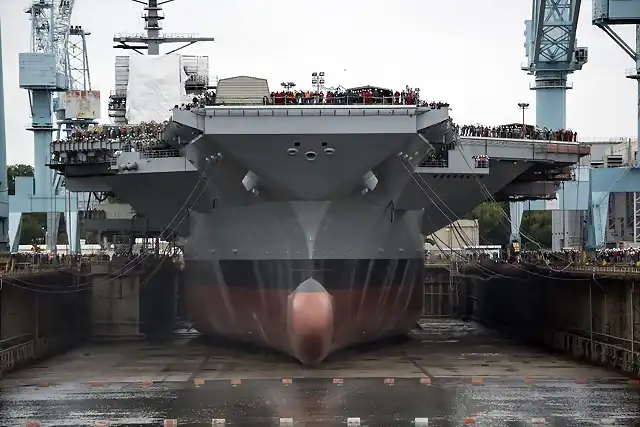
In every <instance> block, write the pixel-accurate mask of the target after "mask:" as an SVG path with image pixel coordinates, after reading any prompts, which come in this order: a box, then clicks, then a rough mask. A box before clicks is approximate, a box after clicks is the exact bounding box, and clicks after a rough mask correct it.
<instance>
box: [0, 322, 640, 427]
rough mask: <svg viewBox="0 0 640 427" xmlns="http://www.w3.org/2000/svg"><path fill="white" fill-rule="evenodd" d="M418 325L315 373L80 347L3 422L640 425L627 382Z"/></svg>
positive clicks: (209, 357)
mask: <svg viewBox="0 0 640 427" xmlns="http://www.w3.org/2000/svg"><path fill="white" fill-rule="evenodd" d="M422 328H423V329H424V330H423V331H419V330H416V331H413V332H412V333H411V335H410V339H407V340H403V341H402V342H393V343H384V345H379V346H377V347H369V348H366V349H356V350H349V351H344V352H341V353H338V354H336V355H334V356H332V357H331V358H330V359H329V360H328V361H327V362H326V363H323V365H322V366H321V367H319V368H316V369H308V368H304V367H302V366H301V365H299V364H298V363H296V362H295V361H292V360H290V359H288V358H286V357H285V356H281V355H279V354H275V353H271V352H265V351H264V350H256V349H246V348H239V347H229V346H228V345H224V346H222V345H216V344H215V343H214V344H212V343H208V344H205V343H202V342H201V341H200V340H199V339H194V338H182V339H177V340H175V341H174V342H173V343H171V344H167V345H158V346H153V345H151V344H143V343H139V342H136V343H119V344H110V345H102V346H89V347H84V348H80V349H77V350H74V351H72V352H70V353H68V354H66V355H63V356H58V357H56V358H52V359H50V360H47V361H44V362H41V363H40V364H39V365H35V366H32V367H31V368H27V369H24V370H21V371H17V372H14V373H11V374H9V375H7V377H5V378H4V379H3V380H2V382H1V385H2V392H1V395H0V396H1V397H0V405H1V410H0V425H3V426H13V425H25V423H26V422H28V421H29V420H34V421H38V422H39V423H40V424H41V425H42V426H54V425H87V426H88V425H91V426H93V425H96V422H99V421H104V422H105V424H103V425H163V423H164V420H166V419H170V420H177V423H178V425H180V426H182V425H191V426H196V425H202V426H204V425H209V426H210V425H212V421H213V420H215V421H219V422H222V419H224V421H225V423H226V425H255V426H269V425H281V423H285V424H286V423H289V422H293V423H294V425H296V426H298V425H313V426H333V425H336V426H337V425H346V424H347V421H352V422H354V423H355V422H357V421H359V422H360V425H363V426H364V425H367V426H403V425H407V426H409V425H426V424H424V422H426V421H427V419H428V422H429V424H428V425H435V426H438V425H440V426H460V425H465V424H466V425H478V426H500V425H509V426H528V425H532V424H537V423H542V422H544V423H546V424H547V425H557V426H584V425H607V423H612V422H614V421H615V422H616V423H617V424H616V425H640V385H639V384H637V382H636V381H634V380H630V379H629V378H627V377H624V376H621V375H620V374H617V373H615V372H613V371H609V370H607V369H604V368H599V367H594V366H590V365H585V364H581V363H580V362H576V361H572V360H570V359H567V358H565V357H563V356H560V355H558V356H554V355H550V354H547V353H544V352H542V351H540V350H536V349H531V348H527V347H523V346H520V345H518V344H516V343H514V342H512V341H510V340H508V339H506V338H504V337H501V336H500V335H497V334H495V333H493V332H491V331H488V330H486V329H484V328H482V327H481V326H478V325H476V324H474V323H464V322H461V321H456V320H425V321H423V322H422ZM421 423H422V424H421ZM474 423H475V424H474ZM288 425H291V424H288ZM352 425H357V424H352Z"/></svg>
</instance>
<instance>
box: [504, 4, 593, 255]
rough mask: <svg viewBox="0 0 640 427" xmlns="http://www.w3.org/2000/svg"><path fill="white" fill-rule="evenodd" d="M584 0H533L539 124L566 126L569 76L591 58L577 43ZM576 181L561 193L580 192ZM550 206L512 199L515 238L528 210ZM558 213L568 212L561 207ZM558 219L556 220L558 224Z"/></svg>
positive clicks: (531, 41)
mask: <svg viewBox="0 0 640 427" xmlns="http://www.w3.org/2000/svg"><path fill="white" fill-rule="evenodd" d="M581 3H582V1H581V0H533V10H532V19H530V20H527V21H525V49H526V56H527V62H526V63H525V64H523V66H522V69H523V70H524V71H526V72H527V73H529V74H530V75H533V76H535V81H534V82H532V83H531V85H530V88H531V89H532V90H534V91H535V92H536V126H538V127H541V128H547V129H553V130H555V129H565V128H566V121H567V90H568V89H572V88H573V85H572V83H571V82H569V81H568V76H569V75H570V74H571V73H573V72H575V71H578V70H581V69H582V67H583V66H584V65H585V64H586V63H587V61H588V50H587V48H586V47H576V33H577V28H578V18H579V16H580V6H581ZM578 182H579V181H578ZM565 184H566V186H565ZM575 185H577V184H576V182H569V183H563V184H562V188H561V190H560V193H566V194H571V195H574V194H576V191H575V189H574V188H573V186H575ZM565 187H566V188H565ZM569 187H571V188H569ZM565 190H566V191H565ZM563 202H567V203H566V206H571V207H572V208H571V209H578V208H577V203H576V200H569V201H567V200H564V199H563V200H562V201H561V203H560V204H559V205H565V203H563ZM556 205H558V204H556ZM547 208H548V205H547V203H546V202H545V201H543V200H538V201H534V202H512V203H511V204H510V212H511V240H512V241H513V240H520V238H519V236H520V224H521V221H522V214H523V213H524V211H525V210H546V209H547ZM556 209H558V207H556ZM584 209H586V206H585V207H584ZM554 214H556V216H557V214H562V215H565V213H564V212H559V211H555V212H554ZM558 223H559V221H553V224H554V226H555V225H556V224H558ZM560 223H561V222H560ZM554 232H557V231H556V230H554ZM563 232H564V231H563ZM562 240H564V238H563V239H562ZM564 243H565V242H562V245H563V246H564Z"/></svg>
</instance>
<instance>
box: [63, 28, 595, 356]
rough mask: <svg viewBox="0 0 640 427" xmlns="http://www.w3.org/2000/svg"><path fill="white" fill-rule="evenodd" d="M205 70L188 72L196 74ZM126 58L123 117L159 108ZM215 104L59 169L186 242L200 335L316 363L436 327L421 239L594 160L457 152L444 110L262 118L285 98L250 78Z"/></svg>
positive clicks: (489, 145)
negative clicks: (422, 324)
mask: <svg viewBox="0 0 640 427" xmlns="http://www.w3.org/2000/svg"><path fill="white" fill-rule="evenodd" d="M115 40H116V38H114V41H115ZM118 40H121V39H119V38H118ZM149 40H150V39H149V38H148V37H146V38H145V37H142V38H138V39H137V41H138V42H146V43H150V42H149ZM193 58H194V57H182V58H181V59H180V62H179V63H180V64H182V67H183V69H184V70H185V71H187V73H186V74H187V75H189V73H188V70H187V68H188V67H185V66H184V64H185V61H191V60H193ZM127 61H128V59H127V57H118V58H117V59H116V84H117V85H118V84H120V85H121V87H120V88H116V91H115V92H114V93H112V104H113V105H115V104H116V102H115V100H117V104H118V105H120V106H125V105H127V104H129V107H131V105H132V103H134V102H137V104H138V105H143V104H144V105H146V106H147V107H149V108H150V109H152V110H153V109H154V108H155V109H157V110H158V111H160V109H159V108H157V107H156V106H155V105H154V104H153V103H149V102H146V103H145V102H143V101H144V99H145V98H144V97H143V98H141V99H134V97H135V96H140V95H139V93H138V92H139V91H138V92H137V93H138V95H133V94H132V91H131V85H128V84H127V82H126V80H128V78H129V75H127V73H129V74H130V73H132V72H133V71H132V70H133V66H132V68H131V69H128V66H124V65H123V64H125V63H127ZM204 63H207V64H208V61H204ZM123 70H124V71H123ZM138 71H140V70H138ZM119 72H121V73H124V74H120V75H119V74H118V73H119ZM145 72H146V75H147V76H153V73H154V72H157V70H154V71H153V72H152V71H151V69H146V71H145ZM208 74H209V70H208V66H206V67H203V68H202V69H198V70H196V71H195V72H194V73H192V74H191V76H195V78H190V77H189V76H187V77H188V78H187V79H186V80H184V81H182V80H178V81H177V82H178V84H180V85H183V86H184V87H185V88H186V90H185V91H184V92H191V93H196V92H198V91H199V93H201V92H204V91H206V90H207V89H208V88H209V86H211V85H209V84H208V83H203V84H202V85H200V86H198V85H197V84H196V86H197V88H196V90H194V89H193V87H192V88H191V90H189V89H190V88H189V85H190V84H193V82H194V81H196V82H204V81H206V80H207V78H208ZM199 77H202V79H200V78H199ZM123 79H124V80H125V82H124V83H123ZM171 84H174V85H175V82H173V83H171ZM123 88H127V89H126V90H123ZM209 89H210V88H209ZM215 91H216V97H215V102H212V103H211V104H213V105H206V106H201V105H196V106H193V107H192V108H172V111H171V117H170V121H169V123H168V124H166V126H163V130H162V132H161V133H159V134H158V135H157V138H156V139H155V140H154V141H152V142H151V143H150V142H149V141H148V138H146V140H145V141H144V143H137V142H136V141H135V137H133V138H132V137H131V135H130V137H129V138H128V139H127V140H126V141H125V140H124V139H123V138H114V137H112V136H109V134H108V133H106V134H103V135H106V136H104V137H96V136H94V137H91V138H88V139H87V138H82V139H80V140H79V139H74V138H69V139H68V140H63V141H57V142H55V143H54V144H53V150H52V151H53V156H52V163H51V167H52V168H54V169H56V170H58V171H59V172H60V173H62V174H64V176H65V178H66V187H67V188H68V189H69V190H71V191H92V192H97V193H104V194H108V195H112V196H115V197H117V199H118V200H120V201H122V202H123V203H126V204H128V205H130V206H131V208H132V209H133V210H134V211H135V217H132V218H127V219H121V218H120V219H118V218H109V217H107V218H105V219H106V220H112V222H113V224H114V225H113V227H114V228H117V227H122V228H125V229H130V232H131V233H136V232H138V231H140V230H138V229H136V228H135V227H136V226H135V224H137V223H138V222H139V221H138V222H136V221H134V220H136V219H137V220H141V219H143V222H144V232H145V233H148V232H149V231H150V230H151V231H154V232H155V233H156V235H158V236H160V237H162V238H164V239H176V240H177V241H179V242H180V244H181V246H182V247H183V249H184V256H185V264H186V266H185V277H186V281H185V289H186V293H187V306H188V313H189V316H190V318H191V319H192V320H193V321H194V324H195V327H196V328H197V329H198V330H199V331H200V332H202V333H204V334H212V335H222V336H225V337H227V338H232V339H236V340H240V341H246V342H250V343H257V344H260V345H264V346H268V347H271V348H275V349H277V350H281V351H283V352H285V353H288V354H290V355H292V356H293V357H295V358H297V359H298V360H300V361H301V362H302V363H304V364H316V363H319V362H321V361H322V360H323V359H324V358H325V357H327V355H329V354H330V353H331V352H333V351H335V350H338V349H341V348H344V347H347V346H350V345H352V344H356V343H360V342H364V341H374V340H378V339H381V338H384V337H387V336H391V335H397V334H402V333H405V332H406V331H408V330H409V329H410V328H411V327H413V326H414V325H415V323H416V321H417V320H418V319H419V318H420V316H421V314H422V304H423V293H424V291H423V274H424V273H423V270H424V268H423V264H424V238H423V236H424V235H428V234H431V233H432V232H434V231H436V230H438V229H440V228H442V227H444V226H446V225H448V224H450V223H451V222H452V220H454V219H457V218H460V217H462V216H464V215H465V214H467V213H468V212H470V211H471V210H472V209H473V208H474V207H475V206H477V205H479V204H481V203H483V202H484V201H486V200H488V199H489V198H491V199H493V200H513V199H548V198H553V197H554V193H555V191H556V189H557V185H558V182H559V181H562V180H567V179H571V174H570V172H569V167H570V166H571V165H572V164H575V163H576V162H577V161H578V160H579V158H580V157H581V156H584V155H586V154H588V153H589V148H588V147H587V146H583V145H581V144H577V143H569V142H550V141H531V140H526V141H523V140H516V139H513V140H510V139H498V138H490V137H489V138H474V137H460V136H459V135H458V133H457V132H456V126H455V125H454V124H453V122H452V120H451V118H450V116H449V109H448V108H432V107H431V106H429V105H401V104H394V103H377V104H372V105H366V104H353V103H348V104H326V103H317V104H312V103H310V104H302V105H298V104H296V105H264V103H265V102H264V101H265V99H268V98H269V97H270V94H271V92H272V91H273V84H271V85H270V84H269V82H267V80H265V79H262V78H259V77H246V76H240V77H232V78H228V79H221V80H219V81H218V82H217V85H216V88H215ZM144 95H145V96H146V95H152V94H144ZM123 108H124V107H123ZM127 111H129V110H127ZM163 119H164V118H163V117H158V121H162V120H163ZM120 122H121V123H122V122H123V120H122V119H120ZM138 124H139V123H135V122H133V123H131V125H138ZM119 126H121V125H119ZM430 159H438V160H437V161H431V160H430ZM105 209H106V207H105Z"/></svg>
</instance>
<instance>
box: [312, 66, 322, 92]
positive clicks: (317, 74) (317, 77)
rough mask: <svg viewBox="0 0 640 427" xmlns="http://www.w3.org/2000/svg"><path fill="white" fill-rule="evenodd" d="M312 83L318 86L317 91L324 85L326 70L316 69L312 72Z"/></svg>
mask: <svg viewBox="0 0 640 427" xmlns="http://www.w3.org/2000/svg"><path fill="white" fill-rule="evenodd" d="M311 84H312V85H313V86H315V87H316V92H320V88H321V87H324V71H314V72H313V73H311Z"/></svg>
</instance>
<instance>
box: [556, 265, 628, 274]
mask: <svg viewBox="0 0 640 427" xmlns="http://www.w3.org/2000/svg"><path fill="white" fill-rule="evenodd" d="M564 271H586V272H593V273H596V274H598V273H601V274H611V273H614V274H625V275H626V274H640V268H639V267H635V266H630V265H580V264H572V265H569V266H567V267H564Z"/></svg>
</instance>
